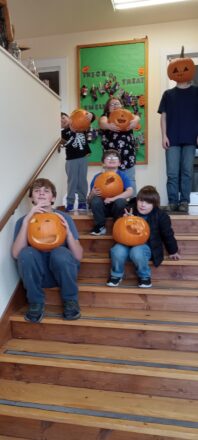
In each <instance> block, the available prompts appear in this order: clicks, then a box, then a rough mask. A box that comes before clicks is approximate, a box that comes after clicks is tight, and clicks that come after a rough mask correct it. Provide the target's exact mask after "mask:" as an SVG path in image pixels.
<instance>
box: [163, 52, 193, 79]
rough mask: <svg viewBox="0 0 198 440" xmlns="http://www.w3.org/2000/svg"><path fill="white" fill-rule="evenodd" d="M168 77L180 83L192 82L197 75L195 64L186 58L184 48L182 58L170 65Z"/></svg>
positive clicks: (174, 60) (171, 62)
mask: <svg viewBox="0 0 198 440" xmlns="http://www.w3.org/2000/svg"><path fill="white" fill-rule="evenodd" d="M167 72H168V77H169V78H170V79H172V80H173V81H176V82H178V83H183V82H188V81H191V80H192V79H193V77H194V75H195V64H194V62H193V60H192V59H191V58H185V57H184V46H182V50H181V55H180V58H175V59H173V60H172V61H170V63H169V65H168V69H167Z"/></svg>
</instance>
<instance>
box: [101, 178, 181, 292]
mask: <svg viewBox="0 0 198 440" xmlns="http://www.w3.org/2000/svg"><path fill="white" fill-rule="evenodd" d="M159 206H160V196H159V194H158V192H157V190H156V189H155V188H154V187H153V186H149V185H148V186H145V187H143V188H142V189H141V190H140V191H139V192H138V194H137V197H136V199H133V200H132V204H131V214H132V212H133V215H136V216H139V217H143V218H144V219H145V220H146V221H147V222H148V224H149V226H150V238H149V240H148V242H147V243H145V244H143V245H138V246H125V245H123V244H119V243H117V244H115V245H114V246H113V247H112V248H111V250H110V254H111V275H110V277H109V279H108V281H107V285H108V286H111V287H116V286H118V285H119V283H120V282H121V281H122V278H123V275H124V266H125V263H126V261H127V260H128V261H131V262H132V263H133V264H134V266H135V270H136V274H137V276H138V287H143V288H147V287H151V286H152V283H151V268H150V265H149V261H150V260H152V261H153V264H154V266H156V267H157V266H159V265H160V264H161V262H162V261H163V259H164V250H163V245H164V246H165V248H166V250H167V251H168V254H169V258H170V259H172V260H179V259H180V255H179V253H178V246H177V241H176V239H175V237H174V232H173V229H172V227H171V221H170V217H169V216H168V214H167V213H166V212H164V211H163V210H161V209H160V208H159ZM125 215H127V212H126V214H125Z"/></svg>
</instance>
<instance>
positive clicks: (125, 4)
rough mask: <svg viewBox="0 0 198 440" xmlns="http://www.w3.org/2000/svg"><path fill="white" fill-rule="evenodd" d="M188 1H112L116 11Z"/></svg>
mask: <svg viewBox="0 0 198 440" xmlns="http://www.w3.org/2000/svg"><path fill="white" fill-rule="evenodd" d="M183 1H188V0H111V2H112V5H113V8H114V9H115V10H116V9H131V8H141V7H143V6H154V5H156V6H159V5H163V4H168V3H178V2H183Z"/></svg>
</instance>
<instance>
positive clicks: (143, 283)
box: [138, 278, 152, 288]
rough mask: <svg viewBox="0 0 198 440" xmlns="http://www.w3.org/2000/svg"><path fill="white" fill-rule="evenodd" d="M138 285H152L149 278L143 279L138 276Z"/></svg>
mask: <svg viewBox="0 0 198 440" xmlns="http://www.w3.org/2000/svg"><path fill="white" fill-rule="evenodd" d="M138 287H143V288H148V287H152V282H151V279H150V278H146V279H145V280H144V279H143V278H139V280H138Z"/></svg>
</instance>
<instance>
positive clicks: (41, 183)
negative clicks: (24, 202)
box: [29, 178, 56, 197]
mask: <svg viewBox="0 0 198 440" xmlns="http://www.w3.org/2000/svg"><path fill="white" fill-rule="evenodd" d="M43 186H44V187H45V188H50V189H51V191H52V195H53V197H56V187H55V185H54V184H53V183H52V182H51V180H49V179H44V178H40V179H36V180H35V181H34V182H33V183H32V185H31V186H30V189H29V197H32V192H33V190H34V189H35V188H42V187H43Z"/></svg>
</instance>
